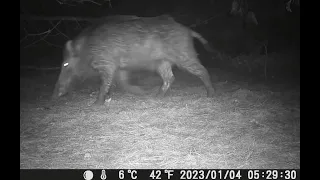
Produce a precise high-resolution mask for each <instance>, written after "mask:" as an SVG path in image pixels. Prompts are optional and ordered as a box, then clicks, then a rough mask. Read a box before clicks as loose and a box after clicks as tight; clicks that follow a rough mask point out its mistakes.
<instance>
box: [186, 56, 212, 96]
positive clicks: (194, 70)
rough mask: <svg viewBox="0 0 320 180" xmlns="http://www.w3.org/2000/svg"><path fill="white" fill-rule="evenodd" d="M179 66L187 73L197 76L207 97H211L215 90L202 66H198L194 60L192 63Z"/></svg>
mask: <svg viewBox="0 0 320 180" xmlns="http://www.w3.org/2000/svg"><path fill="white" fill-rule="evenodd" d="M181 66H182V68H183V69H185V70H187V71H188V72H189V73H191V74H193V75H196V76H198V77H199V78H200V79H201V80H202V82H203V83H204V85H205V87H206V90H207V96H208V97H212V96H213V94H214V92H215V89H214V87H212V83H211V80H210V76H209V73H208V71H207V69H206V68H205V67H204V66H203V65H202V64H200V63H199V62H198V61H197V60H194V61H193V62H192V63H185V64H181Z"/></svg>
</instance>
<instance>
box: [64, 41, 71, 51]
mask: <svg viewBox="0 0 320 180" xmlns="http://www.w3.org/2000/svg"><path fill="white" fill-rule="evenodd" d="M65 46H66V47H65V48H66V50H67V51H68V52H72V51H73V48H72V40H69V41H67V42H66V45H65Z"/></svg>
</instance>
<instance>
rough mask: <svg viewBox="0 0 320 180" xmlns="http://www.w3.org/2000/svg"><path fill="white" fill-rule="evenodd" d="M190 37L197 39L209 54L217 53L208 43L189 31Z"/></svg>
mask: <svg viewBox="0 0 320 180" xmlns="http://www.w3.org/2000/svg"><path fill="white" fill-rule="evenodd" d="M191 36H192V37H194V38H196V39H198V40H199V41H200V42H201V43H202V44H203V46H204V48H205V49H206V50H207V51H209V52H211V53H217V51H216V50H214V49H213V48H212V46H211V45H210V43H209V42H208V41H207V40H206V39H204V38H203V37H202V36H201V35H200V34H199V33H197V32H194V31H192V30H191Z"/></svg>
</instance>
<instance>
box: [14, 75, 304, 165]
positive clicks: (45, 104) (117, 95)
mask: <svg viewBox="0 0 320 180" xmlns="http://www.w3.org/2000/svg"><path fill="white" fill-rule="evenodd" d="M216 73H217V72H216ZM220 73H221V72H220ZM175 74H176V81H175V82H174V84H173V86H172V89H171V90H170V91H168V94H167V97H166V98H164V99H157V98H155V97H153V96H152V95H146V96H143V97H140V96H136V95H131V94H128V93H124V92H122V91H119V90H116V91H115V92H114V93H113V95H112V99H111V101H109V102H106V104H105V106H104V107H103V108H98V109H92V108H90V107H89V106H88V105H90V104H92V103H93V102H94V100H95V98H96V92H95V91H93V92H92V89H93V88H88V87H87V88H82V89H79V90H76V91H73V92H72V93H71V94H70V95H69V96H65V97H62V98H61V99H59V100H58V101H56V102H52V101H50V100H49V97H50V95H51V92H52V89H53V84H54V83H55V82H54V81H55V77H56V76H53V75H51V73H49V74H47V75H44V74H42V76H33V77H26V76H25V77H21V78H20V168H22V169H24V168H85V169H86V168H129V169H130V168H300V90H299V89H295V88H285V87H283V86H281V87H280V86H278V87H275V88H273V87H267V86H264V85H262V84H260V85H259V84H248V83H245V81H243V82H241V81H235V82H230V81H227V79H219V81H218V82H216V83H217V87H218V89H219V91H220V94H219V95H218V96H215V97H213V98H207V97H206V91H205V88H204V86H203V85H202V83H201V82H200V80H199V79H197V78H196V77H194V76H192V75H189V74H185V73H183V72H177V73H175ZM216 76H220V77H222V74H216ZM144 77H145V76H144ZM224 77H226V76H224ZM151 82H160V81H159V78H158V77H155V76H151V77H145V78H144V79H143V78H142V83H143V84H148V83H151ZM151 84H152V83H151ZM90 87H91V86H90ZM231 89H232V90H231Z"/></svg>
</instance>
